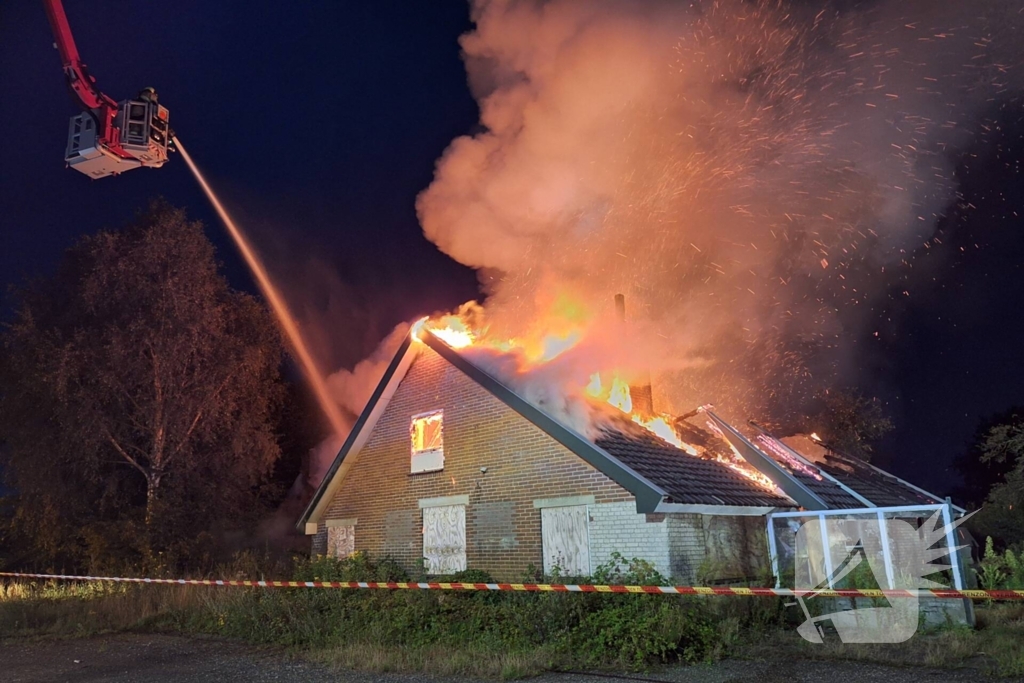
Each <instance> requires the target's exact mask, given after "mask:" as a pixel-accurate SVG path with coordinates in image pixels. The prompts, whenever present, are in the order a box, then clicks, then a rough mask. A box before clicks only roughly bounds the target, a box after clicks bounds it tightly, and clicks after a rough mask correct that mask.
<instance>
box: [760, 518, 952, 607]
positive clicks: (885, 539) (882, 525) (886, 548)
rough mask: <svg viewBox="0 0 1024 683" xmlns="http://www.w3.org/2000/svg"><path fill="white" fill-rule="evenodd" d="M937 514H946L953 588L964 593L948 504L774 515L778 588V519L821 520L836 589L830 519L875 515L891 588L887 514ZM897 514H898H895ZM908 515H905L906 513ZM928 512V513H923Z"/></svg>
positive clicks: (771, 549) (771, 537) (771, 546)
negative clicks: (886, 526)
mask: <svg viewBox="0 0 1024 683" xmlns="http://www.w3.org/2000/svg"><path fill="white" fill-rule="evenodd" d="M936 511H941V512H942V523H943V525H944V526H945V529H946V534H945V535H946V547H947V548H948V549H949V563H950V569H951V570H952V574H953V584H954V585H953V587H954V588H956V589H957V590H963V589H964V585H965V581H964V569H963V567H962V566H961V562H960V556H959V552H958V549H957V542H956V534H955V531H954V529H953V527H952V521H953V506H952V504H951V503H949V502H946V503H942V504H936V505H900V506H894V507H873V508H851V509H846V510H800V511H795V512H772V513H769V514H768V515H767V516H766V517H767V524H768V553H769V556H770V557H771V564H772V573H773V574H774V575H775V587H776V588H781V587H782V586H781V585H780V584H781V581H782V577H781V576H780V574H779V553H778V546H777V545H776V541H775V524H774V520H776V519H785V518H793V517H802V518H807V519H814V518H817V519H818V520H819V527H820V529H821V542H822V548H824V549H826V550H825V552H823V553H822V555H823V557H824V561H825V575H826V576H827V577H828V587H829V588H835V586H834V585H833V573H834V568H833V566H832V557H831V553H830V552H828V551H827V549H828V548H829V547H830V546H829V539H828V525H826V524H825V518H826V517H838V516H843V517H854V518H857V517H860V518H865V517H866V518H870V517H872V516H875V517H877V519H878V530H879V533H880V536H881V539H880V540H881V542H882V553H883V556H884V559H885V574H886V579H887V580H888V583H889V586H890V587H892V586H894V585H895V581H894V574H893V568H892V553H891V551H890V549H889V535H888V533H886V530H885V519H886V515H890V516H895V517H896V518H900V517H913V518H920V517H931V515H933V514H935V512H936ZM894 513H897V514H895V515H894ZM903 513H905V514H903ZM920 513H927V514H924V515H922V514H920ZM961 516H962V514H961Z"/></svg>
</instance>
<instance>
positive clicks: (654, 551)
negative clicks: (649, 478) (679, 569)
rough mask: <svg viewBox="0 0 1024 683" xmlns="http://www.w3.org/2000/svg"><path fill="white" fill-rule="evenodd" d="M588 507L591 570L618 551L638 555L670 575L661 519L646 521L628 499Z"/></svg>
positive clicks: (666, 542)
mask: <svg viewBox="0 0 1024 683" xmlns="http://www.w3.org/2000/svg"><path fill="white" fill-rule="evenodd" d="M588 511H589V513H590V569H591V571H593V570H594V569H596V568H597V566H598V565H600V564H604V563H605V562H607V561H608V560H610V559H611V555H612V553H614V552H618V553H621V554H622V556H623V557H625V558H626V559H627V560H630V559H632V558H634V557H638V558H641V559H644V560H647V561H648V562H651V563H653V564H654V566H655V568H656V569H657V570H658V571H659V572H661V573H662V574H664V575H665V576H666V577H667V576H671V575H672V571H671V568H670V563H669V553H668V528H667V526H666V523H665V522H664V521H661V522H648V521H647V515H641V514H637V511H636V503H634V502H632V501H629V502H623V503H603V504H600V505H590V506H588Z"/></svg>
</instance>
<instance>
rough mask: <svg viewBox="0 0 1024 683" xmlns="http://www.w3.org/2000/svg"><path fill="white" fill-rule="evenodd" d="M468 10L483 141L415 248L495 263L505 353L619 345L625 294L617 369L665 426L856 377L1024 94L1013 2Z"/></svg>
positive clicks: (724, 0)
mask: <svg viewBox="0 0 1024 683" xmlns="http://www.w3.org/2000/svg"><path fill="white" fill-rule="evenodd" d="M471 12H472V17H473V19H474V21H475V24H476V29H475V30H474V31H472V32H471V33H468V34H466V35H465V36H463V38H462V47H463V50H464V54H465V62H466V69H467V72H468V77H469V83H470V86H471V88H472V91H473V93H474V95H475V97H476V98H477V100H478V102H479V104H480V110H481V124H482V127H483V132H480V133H478V134H475V135H467V136H463V137H460V138H457V139H456V140H454V141H453V142H452V144H451V146H450V147H449V148H448V150H447V151H446V152H445V153H444V156H443V157H442V158H441V159H440V160H439V162H438V166H437V171H436V177H435V180H434V182H433V183H432V184H431V185H430V187H429V188H427V189H426V190H425V191H424V192H423V193H422V194H421V195H420V197H419V199H418V202H417V208H418V212H419V216H420V219H421V223H422V225H423V229H424V232H425V234H426V235H427V237H428V238H429V239H431V240H432V241H433V242H435V243H436V244H437V246H438V247H439V248H440V249H441V250H443V251H444V252H445V253H447V254H448V255H450V256H451V257H453V258H454V259H456V260H458V261H459V262H461V263H464V264H466V265H468V266H471V267H474V268H477V269H478V270H479V273H480V278H481V282H482V283H483V285H484V287H485V290H486V293H487V299H486V317H487V320H488V323H489V325H490V333H491V334H493V335H495V336H496V337H497V338H505V337H517V338H529V337H531V336H536V335H542V334H548V333H554V334H563V333H564V334H569V333H570V331H571V330H572V329H593V328H595V327H600V328H601V329H602V330H607V329H608V328H607V321H608V320H609V319H610V318H611V316H612V311H611V307H612V297H613V295H614V294H615V293H616V292H623V293H625V294H626V296H627V307H628V309H629V317H630V319H631V321H632V322H631V326H632V329H633V331H632V333H631V335H630V336H631V341H630V343H629V345H628V349H627V350H629V351H631V352H632V353H631V354H629V358H631V359H632V360H629V358H618V357H616V359H615V360H616V362H621V363H622V364H624V366H625V367H622V368H620V369H622V370H624V371H626V372H629V371H633V372H635V373H639V372H641V371H642V370H643V369H646V368H649V369H651V370H652V371H653V372H654V373H655V377H656V387H655V388H656V395H657V399H658V401H659V408H660V409H662V410H677V411H681V410H685V409H687V408H690V407H693V406H695V405H697V404H700V403H705V402H709V401H710V402H715V403H719V404H722V406H723V408H725V407H726V406H732V408H731V409H728V410H727V411H726V412H729V413H738V414H739V416H742V417H748V416H750V415H751V414H755V413H762V414H763V412H764V411H770V412H773V413H775V414H780V413H785V412H788V411H791V410H797V409H799V407H800V405H801V404H802V403H803V402H805V401H806V400H807V397H808V396H810V395H811V394H813V393H814V392H815V391H817V390H819V389H820V388H821V387H824V386H828V385H829V384H830V383H833V382H835V381H836V380H837V379H842V378H843V376H844V374H845V373H847V372H848V371H849V369H850V365H851V362H852V361H851V359H852V358H853V355H852V349H853V348H854V342H855V341H856V340H857V339H858V338H859V337H862V336H864V335H869V334H870V333H871V329H870V328H871V326H872V325H874V324H875V321H876V319H877V317H878V310H879V309H880V307H882V306H884V305H885V303H886V302H885V298H886V297H887V296H889V295H890V294H891V292H892V290H893V287H894V286H896V289H897V290H898V289H899V287H898V285H899V284H900V282H901V280H904V279H908V278H909V277H910V274H911V273H912V271H913V266H914V262H915V254H916V253H918V252H920V251H921V250H924V249H930V248H936V249H939V248H941V244H940V243H939V242H937V241H936V240H935V230H936V225H937V223H938V221H939V220H940V218H941V217H942V215H943V212H944V211H945V210H946V209H947V207H949V206H950V204H951V203H952V202H954V201H955V199H956V180H955V178H954V173H953V170H954V168H955V166H956V163H957V160H958V157H959V155H960V154H962V153H963V150H964V149H965V148H966V146H967V145H968V144H970V143H971V142H972V141H973V140H974V139H975V137H976V136H979V135H984V134H985V132H986V128H985V123H986V115H987V114H988V113H990V112H991V110H992V108H993V107H994V106H996V105H997V104H998V102H999V101H1001V100H1005V99H1007V98H1010V97H1014V96H1016V90H1015V88H1016V86H1017V84H1019V82H1020V75H1019V65H1020V54H1019V48H1017V46H1016V45H1015V39H1014V32H1015V30H1016V29H1017V28H1018V27H1019V26H1020V23H1021V16H1022V15H1021V14H1020V13H1019V8H1018V7H1017V6H1016V4H1015V3H1009V2H999V1H997V0H983V1H981V2H971V3H953V2H937V1H931V0H909V1H901V2H863V3H858V2H840V1H837V2H826V3H821V2H817V3H810V2H748V1H744V0H720V1H718V2H710V1H708V2H692V3H680V2H670V1H659V0H646V1H643V2H640V1H636V0H629V1H625V0H622V1H616V0H586V1H579V2H571V1H568V0H553V1H551V2H536V1H523V0H519V1H513V0H490V1H487V0H478V1H476V2H473V3H472V7H471ZM908 295H909V292H908ZM589 336H590V335H588V337H589ZM619 355H621V354H619ZM630 366H631V367H630ZM640 366H643V367H640ZM576 372H577V374H579V373H581V372H582V369H580V370H577V371H576Z"/></svg>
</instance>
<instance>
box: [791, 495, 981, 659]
mask: <svg viewBox="0 0 1024 683" xmlns="http://www.w3.org/2000/svg"><path fill="white" fill-rule="evenodd" d="M940 514H941V511H936V512H935V514H933V515H932V516H931V517H930V518H929V519H927V520H926V521H925V523H924V524H923V525H922V526H921V527H920V528H919V529H918V528H915V526H914V525H912V524H911V523H910V522H908V521H907V520H904V519H885V520H879V519H877V518H874V519H870V518H868V519H865V518H860V519H856V518H853V519H851V518H838V519H837V518H825V519H824V524H825V527H824V528H822V521H821V520H820V519H812V520H810V521H808V522H806V523H804V524H803V525H802V526H801V527H800V529H799V530H798V531H797V534H796V558H798V561H797V562H796V566H795V578H796V582H795V588H796V589H798V590H809V591H820V590H824V589H828V588H883V589H910V590H918V589H928V588H946V587H947V585H944V584H942V583H937V582H936V581H933V580H931V579H928V578H926V577H929V576H932V575H935V574H939V573H940V572H941V573H943V574H944V575H945V578H946V580H947V581H948V580H950V579H951V578H952V577H951V576H950V572H951V571H952V569H951V565H950V564H936V563H935V560H939V559H941V558H943V557H946V556H948V555H950V553H951V552H956V550H959V547H957V548H954V549H951V548H950V545H949V543H948V542H947V538H948V536H947V534H949V533H951V532H955V528H956V527H957V526H958V525H960V524H961V523H963V521H964V520H966V519H967V517H962V518H961V519H959V520H957V521H956V522H953V523H951V524H949V525H948V526H944V525H942V524H941V523H940V522H939V515H940ZM883 521H884V523H883ZM936 526H937V527H938V528H936ZM883 534H884V535H883ZM961 547H962V546H961ZM937 578H938V577H937ZM811 597H814V596H813V594H812V595H809V596H806V597H798V598H797V601H798V602H799V604H800V607H801V609H802V610H803V612H804V616H805V617H806V620H805V621H804V622H803V623H802V624H801V625H800V626H799V628H798V629H797V632H798V633H799V634H800V635H801V636H802V637H803V638H804V639H805V640H809V641H810V642H812V643H821V642H823V636H824V634H825V625H826V624H827V623H831V625H832V627H833V628H834V629H835V631H836V632H837V633H838V635H839V639H840V640H842V641H843V642H844V643H902V642H903V641H905V640H907V639H909V638H910V637H911V636H913V635H914V633H916V632H917V626H918V612H919V603H920V599H919V598H918V597H894V598H891V599H890V598H870V597H865V598H856V599H850V598H824V599H823V600H827V601H828V602H827V603H826V604H828V605H829V609H836V608H837V607H838V608H839V609H838V610H837V611H832V612H830V613H828V614H823V615H821V616H812V615H811V612H810V610H809V609H808V606H807V603H806V602H805V599H808V598H811ZM869 605H870V606H869ZM847 606H848V607H849V608H848V609H844V607H847Z"/></svg>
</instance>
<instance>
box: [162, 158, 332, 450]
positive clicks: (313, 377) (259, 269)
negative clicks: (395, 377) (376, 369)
mask: <svg viewBox="0 0 1024 683" xmlns="http://www.w3.org/2000/svg"><path fill="white" fill-rule="evenodd" d="M174 145H175V147H176V148H177V150H178V151H179V152H181V157H182V158H183V159H184V160H185V163H186V164H188V167H189V169H191V170H192V174H193V175H194V176H195V177H196V180H197V181H198V182H199V185H200V186H201V187H202V188H203V192H205V193H206V196H207V198H209V200H210V203H211V204H213V208H214V209H216V211H217V215H219V216H220V218H221V220H222V221H224V225H225V226H227V229H228V232H229V233H231V238H232V239H233V240H234V241H235V244H236V245H238V249H239V251H241V252H242V256H243V257H244V258H245V262H246V263H247V264H248V265H249V270H251V271H252V272H253V275H255V276H256V282H257V283H258V284H259V287H260V290H261V291H262V292H263V295H264V296H265V297H266V298H267V301H269V302H270V307H271V309H273V311H274V315H275V316H277V320H278V322H280V323H281V327H282V328H284V332H285V334H286V335H287V336H288V341H289V342H291V346H292V349H293V350H294V351H295V355H296V356H297V357H298V359H299V363H300V365H301V366H302V370H303V372H304V373H305V375H306V378H307V379H308V380H309V382H310V384H312V385H313V391H314V393H316V400H317V402H318V403H319V404H320V408H321V409H322V410H323V411H324V414H325V415H326V416H327V419H328V420H329V421H330V423H331V428H332V429H333V430H334V433H335V434H336V435H338V436H339V437H341V436H344V435H345V433H346V432H347V431H348V422H347V420H346V419H345V417H344V416H343V415H342V414H341V411H340V410H339V409H338V406H337V404H336V403H335V402H334V400H333V399H332V398H331V395H330V393H329V392H328V391H327V384H326V383H325V382H324V376H323V375H322V374H321V373H320V370H319V369H318V368H317V366H316V363H315V362H314V361H313V356H312V355H311V354H310V353H309V349H308V348H306V342H305V341H304V340H303V339H302V334H301V333H300V332H299V326H298V325H297V324H296V323H295V319H294V318H293V317H292V315H291V313H289V312H288V306H287V305H286V304H285V302H284V299H283V298H282V297H281V295H280V293H278V291H277V290H276V289H275V288H274V285H273V283H272V282H271V281H270V276H269V275H267V271H266V269H265V268H264V267H263V263H262V262H261V261H260V259H259V257H258V256H257V255H256V252H255V251H253V249H252V247H251V246H250V245H249V242H248V241H247V240H246V238H245V235H243V234H242V231H241V229H240V228H239V227H238V225H236V224H235V222H234V221H233V220H232V219H231V216H229V215H228V212H227V211H226V210H225V209H224V207H223V206H222V205H221V203H220V200H219V199H217V195H216V194H214V192H213V189H212V188H211V187H210V185H209V184H208V183H207V182H206V179H205V178H203V174H202V173H200V172H199V169H198V168H197V167H196V164H195V162H194V161H192V157H190V156H189V154H188V152H186V151H185V148H184V147H183V146H182V144H181V140H179V139H178V138H175V139H174Z"/></svg>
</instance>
